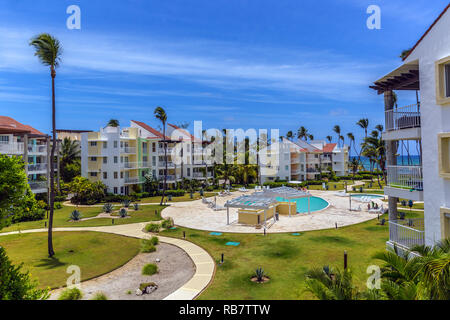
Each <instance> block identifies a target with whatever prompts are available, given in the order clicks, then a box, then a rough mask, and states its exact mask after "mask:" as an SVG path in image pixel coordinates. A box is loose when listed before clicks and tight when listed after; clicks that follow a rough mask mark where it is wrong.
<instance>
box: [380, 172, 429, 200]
mask: <svg viewBox="0 0 450 320" xmlns="http://www.w3.org/2000/svg"><path fill="white" fill-rule="evenodd" d="M384 193H385V194H386V195H388V196H391V197H398V198H404V199H410V200H415V201H423V174H422V166H388V167H387V186H386V187H385V188H384Z"/></svg>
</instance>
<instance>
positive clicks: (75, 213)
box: [69, 210, 82, 221]
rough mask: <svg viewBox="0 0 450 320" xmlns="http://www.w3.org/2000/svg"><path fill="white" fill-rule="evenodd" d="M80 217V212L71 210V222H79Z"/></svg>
mask: <svg viewBox="0 0 450 320" xmlns="http://www.w3.org/2000/svg"><path fill="white" fill-rule="evenodd" d="M81 217H82V215H81V212H80V211H78V210H73V211H72V212H71V213H70V217H69V218H70V220H72V221H79V220H81Z"/></svg>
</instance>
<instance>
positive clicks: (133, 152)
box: [120, 147, 136, 154]
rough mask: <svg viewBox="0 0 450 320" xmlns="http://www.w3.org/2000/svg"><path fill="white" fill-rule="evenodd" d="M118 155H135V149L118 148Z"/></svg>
mask: <svg viewBox="0 0 450 320" xmlns="http://www.w3.org/2000/svg"><path fill="white" fill-rule="evenodd" d="M120 153H131V154H135V153H136V147H122V148H120Z"/></svg>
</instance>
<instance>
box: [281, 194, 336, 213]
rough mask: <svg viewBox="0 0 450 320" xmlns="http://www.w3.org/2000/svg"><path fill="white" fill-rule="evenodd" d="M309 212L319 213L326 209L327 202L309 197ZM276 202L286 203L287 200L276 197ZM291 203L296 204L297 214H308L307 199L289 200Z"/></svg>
mask: <svg viewBox="0 0 450 320" xmlns="http://www.w3.org/2000/svg"><path fill="white" fill-rule="evenodd" d="M310 199H311V212H314V211H319V210H322V209H325V208H326V207H328V202H326V201H325V200H323V199H322V198H318V197H311V198H310ZM277 200H278V201H284V202H288V200H286V199H284V198H281V197H278V198H277ZM291 202H296V203H297V212H298V213H306V212H308V198H299V199H291Z"/></svg>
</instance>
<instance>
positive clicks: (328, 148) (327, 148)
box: [323, 143, 336, 152]
mask: <svg viewBox="0 0 450 320" xmlns="http://www.w3.org/2000/svg"><path fill="white" fill-rule="evenodd" d="M334 148H336V143H328V144H326V145H324V146H323V152H333V150H334Z"/></svg>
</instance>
